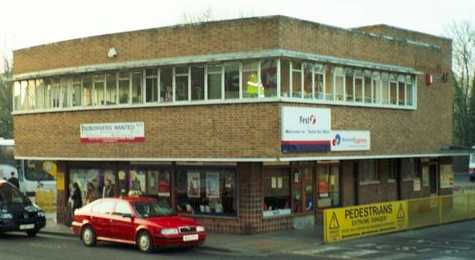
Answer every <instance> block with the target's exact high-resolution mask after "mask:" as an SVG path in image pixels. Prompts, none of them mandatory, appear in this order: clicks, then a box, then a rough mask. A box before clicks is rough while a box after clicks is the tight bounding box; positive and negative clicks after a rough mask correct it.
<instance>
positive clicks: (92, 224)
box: [72, 196, 207, 252]
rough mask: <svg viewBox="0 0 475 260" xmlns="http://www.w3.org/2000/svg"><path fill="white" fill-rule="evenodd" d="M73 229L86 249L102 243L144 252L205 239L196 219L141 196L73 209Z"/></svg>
mask: <svg viewBox="0 0 475 260" xmlns="http://www.w3.org/2000/svg"><path fill="white" fill-rule="evenodd" d="M72 230H73V232H74V234H76V235H79V236H80V237H81V240H82V242H83V244H84V245H85V246H94V245H95V244H96V241H98V240H101V241H109V242H119V243H126V244H131V245H136V246H137V247H138V249H139V250H140V251H143V252H151V251H153V250H154V249H156V248H167V247H195V246H199V245H201V244H202V243H203V242H204V241H205V239H206V237H207V233H206V231H205V228H204V227H203V226H201V225H199V224H198V222H197V221H196V220H195V219H193V218H190V217H184V216H179V215H177V214H176V212H175V211H174V210H173V209H172V208H170V207H169V206H168V205H166V203H160V202H159V201H158V200H157V199H155V198H150V197H144V196H137V197H124V198H105V199H99V200H96V201H94V202H92V203H90V204H88V205H86V206H84V207H83V208H81V209H78V210H76V212H75V213H74V218H73V222H72Z"/></svg>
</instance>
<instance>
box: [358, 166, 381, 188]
mask: <svg viewBox="0 0 475 260" xmlns="http://www.w3.org/2000/svg"><path fill="white" fill-rule="evenodd" d="M358 173H359V179H360V183H361V184H365V183H371V182H379V175H378V172H377V169H376V161H375V160H359V161H358Z"/></svg>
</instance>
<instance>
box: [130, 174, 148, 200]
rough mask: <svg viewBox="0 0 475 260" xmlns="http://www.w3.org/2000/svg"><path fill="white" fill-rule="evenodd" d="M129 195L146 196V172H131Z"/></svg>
mask: <svg viewBox="0 0 475 260" xmlns="http://www.w3.org/2000/svg"><path fill="white" fill-rule="evenodd" d="M128 190H129V191H128V194H129V195H142V194H145V171H143V170H137V169H133V170H130V171H129V184H128Z"/></svg>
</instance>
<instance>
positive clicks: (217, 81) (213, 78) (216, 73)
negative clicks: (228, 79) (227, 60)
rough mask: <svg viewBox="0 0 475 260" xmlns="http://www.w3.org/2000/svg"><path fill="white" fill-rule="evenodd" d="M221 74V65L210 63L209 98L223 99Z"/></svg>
mask: <svg viewBox="0 0 475 260" xmlns="http://www.w3.org/2000/svg"><path fill="white" fill-rule="evenodd" d="M221 75H222V70H221V66H220V65H208V99H221V85H222V78H221Z"/></svg>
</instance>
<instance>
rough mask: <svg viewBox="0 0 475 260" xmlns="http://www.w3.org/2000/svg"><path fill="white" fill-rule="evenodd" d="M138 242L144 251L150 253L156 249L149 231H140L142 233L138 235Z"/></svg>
mask: <svg viewBox="0 0 475 260" xmlns="http://www.w3.org/2000/svg"><path fill="white" fill-rule="evenodd" d="M136 243H137V247H138V248H139V250H140V251H142V252H144V253H150V252H152V251H153V250H154V249H155V248H154V245H153V241H152V237H151V236H150V234H149V233H148V232H147V231H140V233H139V234H138V235H137V241H136Z"/></svg>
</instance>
